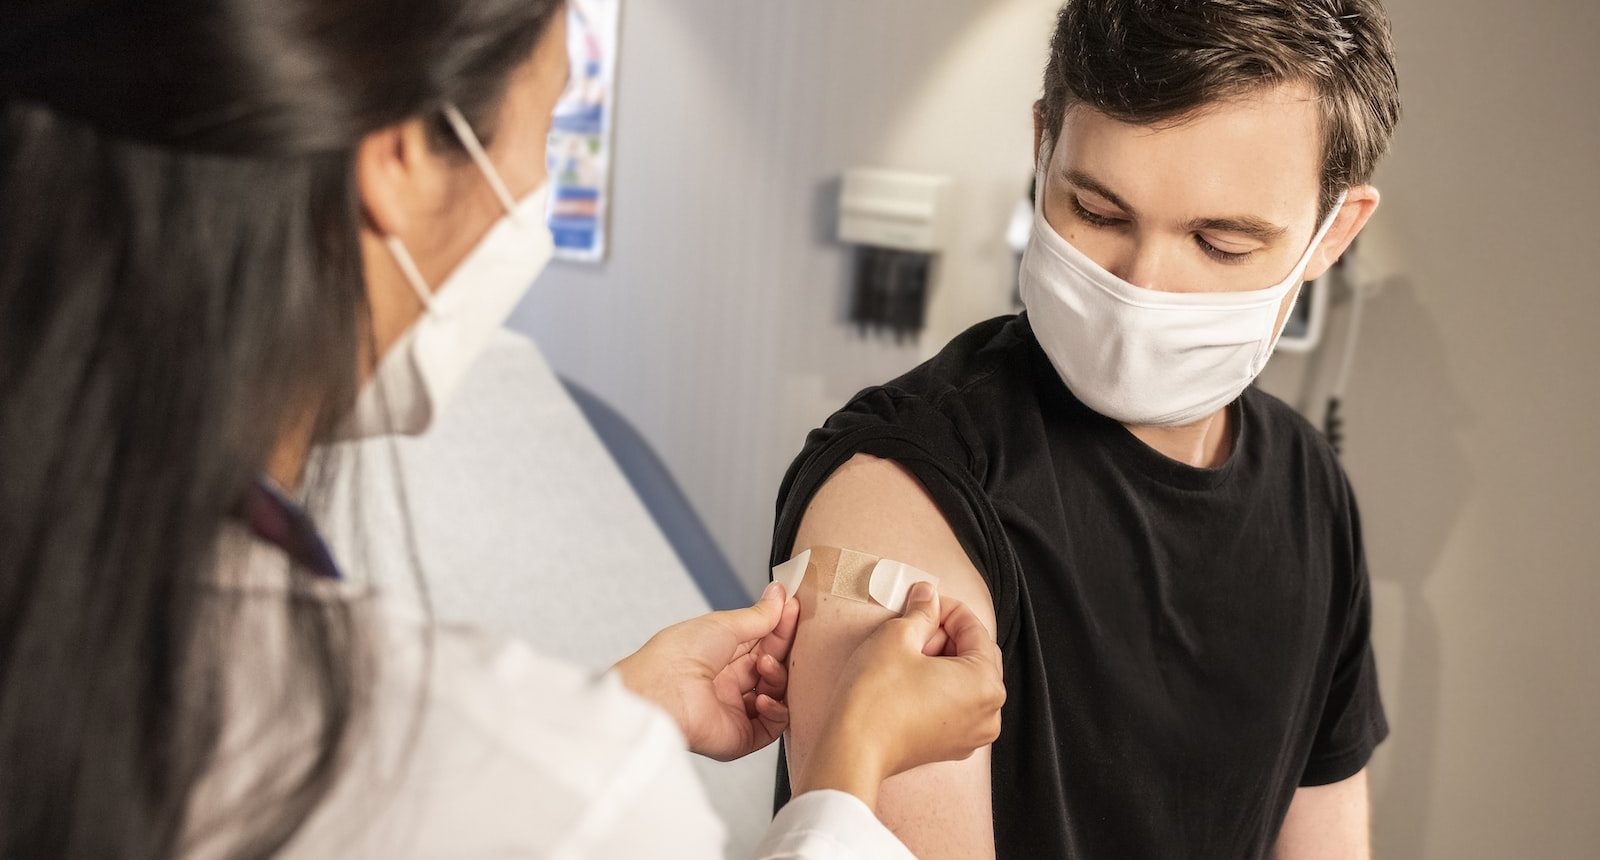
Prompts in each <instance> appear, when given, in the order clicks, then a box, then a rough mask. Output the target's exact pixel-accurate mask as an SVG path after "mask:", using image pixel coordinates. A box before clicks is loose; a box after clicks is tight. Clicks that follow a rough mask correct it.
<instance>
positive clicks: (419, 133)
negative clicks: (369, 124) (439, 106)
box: [355, 119, 449, 239]
mask: <svg viewBox="0 0 1600 860" xmlns="http://www.w3.org/2000/svg"><path fill="white" fill-rule="evenodd" d="M355 174H356V190H357V192H358V193H359V194H360V195H361V212H362V216H363V217H362V221H363V223H362V227H363V228H365V229H368V230H371V231H372V232H374V233H376V234H378V235H379V236H399V237H401V238H402V239H404V238H406V237H407V236H408V234H409V233H410V231H411V230H412V229H413V227H414V226H415V225H416V222H417V221H418V220H419V214H420V213H424V212H430V211H435V210H436V209H437V208H438V205H439V202H440V200H441V199H442V198H443V195H444V194H445V192H446V190H447V188H448V185H447V182H448V179H449V175H448V170H447V169H446V166H445V164H444V161H443V159H441V158H440V157H439V156H438V154H437V153H434V152H433V151H432V148H431V147H430V146H429V145H428V138H427V131H426V129H425V128H424V127H423V121H422V120H421V119H409V120H406V121H405V122H402V123H398V124H396V125H392V126H389V127H388V128H381V129H378V130H377V131H374V132H372V133H371V134H368V135H367V136H366V137H364V138H362V139H361V143H360V144H359V145H358V146H357V147H356V164H355Z"/></svg>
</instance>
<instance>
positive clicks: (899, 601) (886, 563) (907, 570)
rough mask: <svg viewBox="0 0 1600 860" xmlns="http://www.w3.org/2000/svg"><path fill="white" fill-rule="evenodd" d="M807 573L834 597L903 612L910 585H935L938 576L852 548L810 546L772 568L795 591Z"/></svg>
mask: <svg viewBox="0 0 1600 860" xmlns="http://www.w3.org/2000/svg"><path fill="white" fill-rule="evenodd" d="M807 574H810V575H812V576H815V577H816V578H817V587H818V588H819V589H822V590H824V591H827V592H828V593H829V594H832V595H834V596H836V597H843V598H844V599H846V600H854V601H856V602H858V603H877V604H878V605H880V606H882V607H884V608H885V609H888V610H889V611H890V612H896V613H900V612H904V611H905V606H906V595H907V594H908V593H909V592H910V591H911V586H912V585H914V584H916V583H918V582H927V583H930V584H932V585H933V586H935V587H937V586H938V585H939V578H938V577H937V576H934V575H933V574H931V573H928V572H926V571H923V570H918V569H917V568H915V567H912V566H911V565H909V564H906V563H905V562H902V561H894V560H892V559H887V558H879V557H878V556H875V555H869V554H867V553H864V552H857V551H855V550H853V549H840V548H839V547H832V546H817V547H812V548H810V549H808V550H806V551H804V552H802V553H800V554H799V555H797V556H795V557H794V558H791V559H789V560H788V561H786V562H784V563H783V564H780V565H778V566H777V567H774V568H773V569H772V581H773V582H779V583H782V584H783V588H784V591H785V593H787V594H791V595H792V594H794V593H795V592H796V591H797V590H798V589H799V588H800V583H801V582H802V581H804V580H805V578H806V575H807Z"/></svg>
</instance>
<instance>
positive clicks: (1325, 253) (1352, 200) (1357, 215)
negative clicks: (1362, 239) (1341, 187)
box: [1304, 185, 1379, 281]
mask: <svg viewBox="0 0 1600 860" xmlns="http://www.w3.org/2000/svg"><path fill="white" fill-rule="evenodd" d="M1378 201H1379V195H1378V189H1376V188H1374V187H1372V186H1371V185H1357V186H1354V187H1352V188H1351V189H1350V191H1349V192H1348V193H1347V194H1346V195H1345V199H1344V205H1343V206H1341V207H1339V211H1338V212H1337V213H1335V214H1334V220H1333V226H1332V227H1329V228H1328V234H1327V235H1326V236H1323V237H1322V243H1321V244H1319V245H1318V246H1317V250H1316V251H1314V252H1312V254H1311V262H1310V263H1309V264H1308V265H1307V266H1306V272H1305V275H1304V278H1305V279H1306V280H1308V281H1314V280H1316V279H1318V278H1320V277H1322V276H1323V275H1325V274H1327V273H1328V270H1329V269H1331V268H1333V264H1334V263H1337V262H1339V257H1340V256H1342V255H1343V254H1344V252H1345V249H1347V248H1349V247H1350V243H1351V242H1354V241H1355V240H1356V236H1357V235H1359V234H1360V233H1361V229H1362V228H1363V227H1365V226H1367V221H1368V220H1370V219H1371V218H1372V213H1374V212H1376V211H1378Z"/></svg>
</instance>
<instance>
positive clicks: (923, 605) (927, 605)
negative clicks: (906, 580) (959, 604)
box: [901, 582, 939, 645]
mask: <svg viewBox="0 0 1600 860" xmlns="http://www.w3.org/2000/svg"><path fill="white" fill-rule="evenodd" d="M901 618H902V619H903V620H904V622H905V626H906V627H907V629H908V630H910V631H911V632H912V633H914V634H915V636H916V640H917V644H918V645H922V644H923V643H924V642H926V641H927V640H928V637H930V636H932V635H933V634H934V632H935V631H937V630H938V629H939V592H938V591H937V590H936V589H935V588H934V587H933V583H931V582H918V583H915V584H913V585H912V586H911V593H910V594H908V595H907V596H906V611H905V614H904V615H902V616H901Z"/></svg>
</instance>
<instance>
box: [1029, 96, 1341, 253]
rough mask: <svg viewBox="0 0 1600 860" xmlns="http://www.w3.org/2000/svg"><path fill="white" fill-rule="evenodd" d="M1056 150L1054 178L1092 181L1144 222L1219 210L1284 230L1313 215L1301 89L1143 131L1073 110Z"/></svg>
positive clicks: (1317, 144) (1316, 116) (1306, 104)
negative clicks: (1138, 211) (1138, 213)
mask: <svg viewBox="0 0 1600 860" xmlns="http://www.w3.org/2000/svg"><path fill="white" fill-rule="evenodd" d="M1056 149H1057V153H1056V157H1055V158H1054V159H1052V162H1053V163H1052V169H1053V170H1054V171H1055V172H1056V174H1057V175H1058V176H1063V177H1064V176H1065V174H1067V173H1069V172H1074V173H1077V174H1079V175H1082V176H1088V177H1093V178H1094V179H1095V180H1097V181H1098V182H1099V183H1100V184H1102V185H1103V186H1105V187H1107V188H1109V189H1112V190H1114V191H1115V192H1116V193H1117V195H1119V196H1120V197H1121V198H1122V199H1123V200H1124V201H1125V202H1126V203H1128V204H1130V205H1131V206H1132V207H1133V208H1135V209H1141V210H1148V214H1149V215H1150V216H1151V217H1163V216H1165V215H1172V216H1174V217H1183V218H1191V217H1197V216H1198V217H1207V216H1211V215H1215V214H1217V213H1218V212H1220V211H1226V212H1227V213H1228V214H1230V215H1236V214H1252V215H1256V216H1257V217H1260V218H1262V219H1264V220H1267V221H1273V222H1276V223H1283V224H1287V223H1291V222H1294V221H1297V220H1300V219H1302V218H1307V217H1313V216H1314V209H1315V201H1316V199H1317V197H1318V192H1319V188H1320V177H1321V169H1322V164H1321V161H1322V139H1321V114H1320V110H1319V107H1318V104H1317V102H1316V100H1315V99H1314V98H1313V97H1312V96H1311V94H1310V91H1309V89H1306V88H1301V87H1294V86H1288V85H1285V86H1280V87H1273V88H1270V89H1264V90H1261V91H1258V92H1256V93H1253V94H1251V95H1248V96H1241V97H1239V98H1235V99H1229V100H1227V101H1222V102H1216V103H1214V104H1212V105H1208V106H1207V107H1206V108H1205V109H1204V110H1201V111H1198V112H1196V113H1194V114H1192V115H1189V116H1186V117H1183V118H1181V119H1179V120H1175V121H1170V122H1162V123H1157V124H1152V125H1139V124H1134V123H1127V122H1123V121H1120V120H1117V119H1114V118H1112V117H1110V116H1107V115H1106V114H1104V113H1101V112H1099V111H1097V110H1094V109H1093V108H1091V107H1087V106H1084V105H1078V106H1076V107H1075V108H1074V109H1072V110H1070V111H1068V112H1067V116H1066V119H1065V122H1064V123H1063V126H1062V129H1061V134H1060V135H1059V137H1058V141H1057V144H1056ZM1308 209H1309V210H1312V211H1311V212H1309V213H1308V212H1307V211H1306V210H1308Z"/></svg>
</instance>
